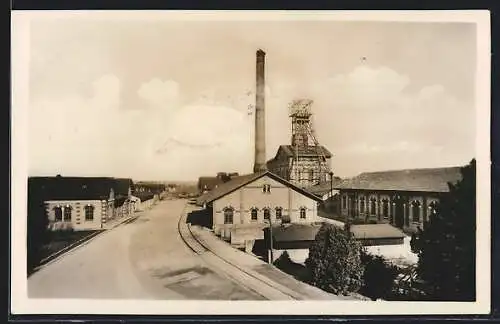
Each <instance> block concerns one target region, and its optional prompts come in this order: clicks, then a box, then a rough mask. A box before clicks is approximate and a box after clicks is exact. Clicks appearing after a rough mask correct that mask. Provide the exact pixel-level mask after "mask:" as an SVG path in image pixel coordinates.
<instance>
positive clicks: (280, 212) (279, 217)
mask: <svg viewBox="0 0 500 324" xmlns="http://www.w3.org/2000/svg"><path fill="white" fill-rule="evenodd" d="M282 214H283V209H282V208H281V207H277V208H276V219H281V215H282Z"/></svg>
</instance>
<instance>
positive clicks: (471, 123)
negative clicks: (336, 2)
mask: <svg viewBox="0 0 500 324" xmlns="http://www.w3.org/2000/svg"><path fill="white" fill-rule="evenodd" d="M489 23H490V22H489V13H488V12H485V11H456V12H451V11H447V12H439V11H435V12H418V11H416V12H397V11H394V12H374V11H373V12H370V11H365V12H343V11H339V12H329V11H324V12H308V11H295V12H290V11H275V12H259V11H240V12H231V11H227V12H218V11H205V12H197V11H193V12H190V11H177V12H169V11H163V12H162V11H145V12H139V11H137V12H134V11H128V12H127V11H123V12H114V11H109V12H102V11H101V12H99V11H94V12H93V11H80V12H76V11H74V12H72V11H60V12H55V11H45V12H42V11H38V12H36V11H26V12H19V11H18V12H15V11H14V12H13V14H12V57H13V65H12V139H11V140H12V163H11V174H12V200H11V204H12V213H11V258H12V259H11V261H12V262H11V264H12V267H11V276H12V277H11V280H12V281H11V294H12V303H13V305H12V311H13V313H19V314H292V315H293V314H317V315H319V314H358V315H370V314H388V315H393V314H426V313H428V314H461V313H468V314H481V313H488V312H489V308H490V239H491V234H490V196H489V195H490V169H489V168H490V153H489V149H490V147H489V141H490V138H489V137H490V129H489V125H490V120H489V116H490V98H489V96H490V62H489V60H490V34H489V33H490V31H489V30H490V25H489Z"/></svg>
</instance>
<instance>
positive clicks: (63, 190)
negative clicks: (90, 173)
mask: <svg viewBox="0 0 500 324" xmlns="http://www.w3.org/2000/svg"><path fill="white" fill-rule="evenodd" d="M127 183H129V184H131V183H132V182H131V180H130V179H115V178H110V177H61V176H56V177H29V178H28V192H29V195H30V199H31V197H36V199H42V200H101V199H107V198H109V194H110V191H111V189H113V190H114V191H115V194H116V193H118V195H120V196H121V195H124V194H122V192H125V194H126V193H127V191H128V189H127V191H125V188H124V187H125V184H127Z"/></svg>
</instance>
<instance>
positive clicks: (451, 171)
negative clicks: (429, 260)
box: [335, 167, 461, 231]
mask: <svg viewBox="0 0 500 324" xmlns="http://www.w3.org/2000/svg"><path fill="white" fill-rule="evenodd" d="M460 179H461V173H460V167H447V168H429V169H408V170H395V171H382V172H367V173H362V174H360V175H359V176H357V177H354V178H351V179H346V180H344V181H343V182H342V183H341V184H339V185H337V186H336V187H335V189H337V190H339V193H340V201H341V206H340V210H341V216H342V217H343V218H344V219H346V220H351V221H361V222H366V223H389V224H391V225H394V226H396V227H398V228H401V229H404V230H408V231H414V230H416V229H417V228H418V227H421V228H423V224H424V222H425V221H426V220H428V219H429V217H431V216H432V214H433V213H434V208H435V206H436V205H437V204H438V203H439V201H440V198H441V197H442V195H446V194H447V193H448V192H449V187H448V183H456V182H457V181H459V180H460Z"/></svg>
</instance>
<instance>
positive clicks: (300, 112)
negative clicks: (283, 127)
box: [288, 99, 313, 118]
mask: <svg viewBox="0 0 500 324" xmlns="http://www.w3.org/2000/svg"><path fill="white" fill-rule="evenodd" d="M312 104H313V100H311V99H295V100H293V101H292V102H290V103H289V104H288V112H289V114H288V115H289V116H290V117H299V118H300V117H303V118H304V117H305V118H308V117H310V116H311V115H312V113H311V105H312Z"/></svg>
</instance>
